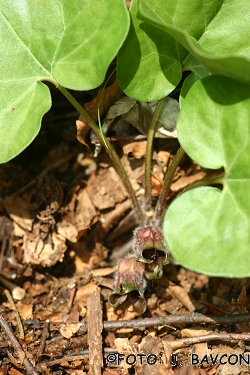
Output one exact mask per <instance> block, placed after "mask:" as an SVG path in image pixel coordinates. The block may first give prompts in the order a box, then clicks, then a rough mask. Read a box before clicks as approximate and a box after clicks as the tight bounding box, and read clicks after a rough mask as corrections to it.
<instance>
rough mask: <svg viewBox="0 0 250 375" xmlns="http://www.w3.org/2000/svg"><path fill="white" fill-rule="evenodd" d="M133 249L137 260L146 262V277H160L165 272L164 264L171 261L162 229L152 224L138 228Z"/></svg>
mask: <svg viewBox="0 0 250 375" xmlns="http://www.w3.org/2000/svg"><path fill="white" fill-rule="evenodd" d="M133 250H134V252H133V254H134V255H135V256H136V257H137V261H139V262H142V263H144V264H145V271H144V274H145V276H146V278H147V279H149V280H153V279H160V278H161V277H162V274H163V268H162V266H164V265H165V264H168V263H170V261H171V258H170V254H169V252H168V248H167V246H166V244H165V241H164V238H163V234H162V231H161V229H158V228H154V227H152V226H150V225H149V226H147V227H144V228H138V229H136V230H135V231H134V247H133Z"/></svg>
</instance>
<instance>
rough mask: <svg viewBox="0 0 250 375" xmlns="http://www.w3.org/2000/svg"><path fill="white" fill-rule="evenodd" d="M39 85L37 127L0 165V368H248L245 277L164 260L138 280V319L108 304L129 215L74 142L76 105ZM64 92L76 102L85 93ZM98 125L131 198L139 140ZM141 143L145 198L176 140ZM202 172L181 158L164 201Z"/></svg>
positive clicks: (77, 372)
mask: <svg viewBox="0 0 250 375" xmlns="http://www.w3.org/2000/svg"><path fill="white" fill-rule="evenodd" d="M51 90H52V102H53V106H52V109H51V110H50V112H48V113H47V114H46V115H45V116H44V119H43V122H42V127H41V130H40V133H39V135H38V136H37V137H36V139H35V140H34V142H33V143H32V144H31V145H30V146H29V147H28V148H27V149H26V150H24V151H23V152H22V153H21V154H20V155H19V156H18V157H16V158H15V159H13V160H11V161H10V162H8V163H6V164H3V165H1V166H0V196H1V200H0V222H1V227H0V247H1V253H0V272H1V274H0V283H1V294H0V313H1V315H2V322H0V323H1V326H2V331H1V337H0V375H4V374H10V375H18V374H26V373H27V374H37V373H38V374H46V375H49V374H55V375H64V374H65V375H66V374H71V375H83V374H87V373H88V374H90V375H92V374H105V375H111V374H112V375H118V374H143V375H146V374H149V373H150V374H151V375H153V374H167V375H168V374H169V375H171V374H172V375H191V374H192V375H198V374H200V375H205V374H209V375H212V374H221V375H223V374H225V375H230V374H241V375H243V374H249V363H250V350H249V348H250V347H249V342H250V336H249V335H248V334H247V332H248V331H249V323H248V321H249V316H248V315H247V313H248V309H249V307H250V305H249V298H248V291H249V286H250V285H249V279H225V278H211V277H208V276H206V275H203V274H197V273H195V272H193V271H190V270H187V269H185V268H183V267H182V266H181V265H179V264H178V263H177V262H175V261H174V260H173V262H172V263H171V264H169V265H167V266H164V275H163V277H162V278H161V279H159V280H154V281H152V282H149V283H148V286H147V289H146V292H145V298H146V302H147V309H146V312H145V313H144V314H143V315H142V316H138V315H137V313H136V311H135V310H134V309H133V306H131V305H129V303H126V302H125V303H124V304H122V305H120V306H118V307H117V308H113V307H112V306H110V305H109V303H108V296H109V294H110V293H111V292H112V290H113V285H114V273H115V271H116V269H117V262H118V261H119V260H120V259H121V258H122V257H124V256H126V254H128V252H129V250H130V249H131V246H132V236H133V230H134V229H136V228H137V227H138V223H137V222H136V218H135V215H134V213H133V208H132V206H131V202H130V201H129V199H128V198H127V194H126V191H125V189H124V187H123V184H122V181H121V179H120V177H119V176H118V175H117V173H116V171H115V169H114V167H113V166H112V163H111V161H110V159H109V157H108V155H107V154H106V153H105V151H103V150H101V151H100V153H99V154H98V156H96V157H94V156H93V155H94V151H95V144H96V141H94V142H92V143H91V137H90V133H89V131H88V129H87V130H86V129H85V130H86V132H85V134H84V135H83V133H81V134H82V135H81V137H82V138H81V137H80V138H81V139H80V140H82V141H83V142H85V143H86V144H87V146H88V147H86V146H85V145H83V144H82V143H80V142H79V141H78V140H77V138H76V120H78V114H77V113H76V112H75V111H74V110H72V108H71V107H70V104H69V103H68V102H67V101H66V99H64V98H63V97H62V95H61V94H60V93H59V92H58V91H57V90H56V89H53V88H51ZM73 94H74V96H75V97H76V98H77V100H78V101H79V102H81V103H83V104H84V103H87V102H90V101H92V99H93V98H95V97H96V95H97V92H96V91H95V90H93V91H92V92H88V93H73ZM109 106H110V104H109ZM105 110H107V108H105ZM103 111H104V110H103ZM78 125H79V123H78ZM78 133H79V126H78ZM108 134H109V136H110V137H111V140H112V145H113V147H114V148H115V149H116V151H117V153H118V154H119V156H120V158H121V160H122V163H123V165H124V167H125V169H126V171H127V173H128V176H129V178H130V181H131V183H132V186H133V189H134V190H135V192H136V196H137V198H138V200H139V202H140V203H141V204H142V205H143V199H144V196H143V193H144V182H143V174H144V162H145V145H146V140H145V137H144V138H143V137H142V138H139V140H138V135H140V133H139V132H138V130H137V129H136V128H134V127H133V126H131V125H130V127H129V136H128V133H127V130H126V132H122V131H121V133H120V134H119V137H118V136H117V134H116V133H112V132H111V133H108ZM78 139H79V134H78ZM153 146H154V153H153V160H152V171H153V174H152V185H153V189H152V202H153V204H154V203H155V201H156V199H157V197H158V196H159V193H160V191H161V186H162V180H163V176H164V173H165V172H166V170H167V168H168V167H169V165H170V163H171V161H172V159H173V156H174V155H175V153H176V151H177V149H178V147H179V145H178V141H177V139H175V138H157V139H155V141H154V145H153ZM209 173H210V171H207V170H204V169H202V168H201V167H199V166H197V165H196V164H195V163H194V162H193V161H192V160H190V159H189V158H188V157H187V156H185V157H184V158H183V160H182V162H181V164H180V166H179V167H178V168H177V170H176V173H175V176H174V179H173V183H172V185H171V192H170V195H169V197H168V202H169V203H170V202H171V201H172V199H174V198H175V197H176V195H177V194H178V193H179V192H180V191H182V190H183V189H184V188H185V187H186V186H187V185H188V184H190V183H191V182H193V181H195V180H198V179H201V178H203V177H204V176H206V175H208V174H209ZM176 230H178V228H176ZM187 251H188V243H187ZM239 261H244V260H239ZM16 287H19V288H21V289H17V288H16ZM241 314H246V315H245V317H246V319H243V320H239V321H238V322H237V319H236V320H234V318H235V317H236V318H237V317H240V316H241ZM207 316H210V318H211V320H210V321H207V322H206V320H205V318H206V317H207ZM220 317H223V319H224V318H225V320H224V322H223V320H219V318H220ZM4 322H6V323H7V324H8V326H9V327H10V328H11V329H12V331H13V334H14V338H16V339H17V343H19V344H20V347H19V349H18V346H17V345H18V344H17V345H15V344H14V342H13V338H11V336H9V335H8V332H7V330H6V327H5V328H4ZM118 353H120V354H119V355H118ZM170 361H172V364H171V363H170Z"/></svg>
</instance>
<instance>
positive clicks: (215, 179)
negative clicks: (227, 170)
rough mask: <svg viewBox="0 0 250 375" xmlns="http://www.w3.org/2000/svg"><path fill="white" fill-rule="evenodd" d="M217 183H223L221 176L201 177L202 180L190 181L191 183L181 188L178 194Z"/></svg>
mask: <svg viewBox="0 0 250 375" xmlns="http://www.w3.org/2000/svg"><path fill="white" fill-rule="evenodd" d="M219 184H223V176H221V177H208V178H203V179H202V180H199V181H194V182H192V184H190V185H188V186H187V187H186V188H185V189H183V190H182V192H181V193H180V194H183V193H185V192H186V191H188V190H191V189H194V188H197V187H200V186H207V185H219Z"/></svg>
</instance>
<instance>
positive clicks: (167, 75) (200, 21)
mask: <svg viewBox="0 0 250 375" xmlns="http://www.w3.org/2000/svg"><path fill="white" fill-rule="evenodd" d="M138 3H139V5H140V6H141V2H140V1H138V0H133V1H132V5H131V9H130V14H131V26H130V31H129V34H128V37H127V39H126V41H125V43H124V45H123V46H122V48H121V50H120V51H119V54H118V80H119V83H120V85H121V87H122V89H123V90H124V92H125V93H126V94H127V95H128V96H131V97H133V98H136V99H138V100H141V101H153V100H158V99H161V98H163V97H165V96H167V95H168V94H169V93H170V92H171V91H172V90H173V89H174V88H175V87H176V86H177V84H178V83H179V81H180V79H181V75H182V70H183V68H182V65H183V64H184V62H185V59H186V58H187V57H188V55H189V52H188V51H187V50H186V48H183V46H182V45H181V44H179V43H177V42H176V40H175V39H174V38H173V37H172V36H171V35H170V34H167V33H165V32H163V31H162V30H160V29H159V28H157V27H155V26H152V25H151V24H149V23H148V22H143V21H142V20H141V19H139V18H138ZM149 3H150V11H152V13H153V15H154V16H155V17H158V15H161V17H162V19H163V20H164V24H165V23H167V24H168V23H171V24H173V25H175V26H178V27H181V28H182V29H183V30H185V31H186V32H188V34H190V35H192V36H193V37H195V38H200V36H201V35H202V34H203V32H204V31H205V29H206V25H207V23H209V22H210V21H211V19H212V18H213V17H214V15H215V14H216V13H217V11H218V9H219V8H220V6H221V3H222V0H216V1H215V0H214V1H210V2H209V3H207V4H206V6H205V7H204V4H203V2H199V1H198V2H197V1H190V0H189V1H185V0H184V1H183V0H182V2H181V3H180V2H175V1H174V2H169V1H165V0H150V2H149ZM146 5H147V6H148V4H146ZM140 13H141V12H140ZM146 19H147V15H146ZM190 20H192V22H190ZM156 26H158V25H156ZM164 31H165V29H164ZM190 64H191V63H190ZM190 66H191V65H190ZM195 66H196V71H197V74H199V69H200V70H201V74H202V76H203V75H204V71H205V69H204V68H203V67H202V65H201V64H200V63H198V62H197V61H196V63H195ZM189 69H191V68H190V67H189ZM206 74H208V73H207V71H206Z"/></svg>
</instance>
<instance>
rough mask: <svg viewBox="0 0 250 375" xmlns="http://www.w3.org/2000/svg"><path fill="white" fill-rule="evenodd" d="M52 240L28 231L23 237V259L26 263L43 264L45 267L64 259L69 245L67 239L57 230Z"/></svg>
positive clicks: (51, 237) (52, 235) (53, 233)
mask: <svg viewBox="0 0 250 375" xmlns="http://www.w3.org/2000/svg"><path fill="white" fill-rule="evenodd" d="M50 239H51V241H50V242H47V243H45V242H43V240H42V239H39V238H37V237H36V236H32V235H31V233H29V232H27V233H25V235H24V238H23V250H24V254H23V260H24V262H25V263H32V264H41V265H42V266H43V267H51V266H53V265H54V264H56V263H57V262H58V261H62V259H63V256H64V253H65V251H66V250H67V246H66V244H65V241H66V239H65V238H64V237H63V236H61V235H60V234H58V233H56V232H52V234H51V236H50Z"/></svg>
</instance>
